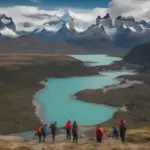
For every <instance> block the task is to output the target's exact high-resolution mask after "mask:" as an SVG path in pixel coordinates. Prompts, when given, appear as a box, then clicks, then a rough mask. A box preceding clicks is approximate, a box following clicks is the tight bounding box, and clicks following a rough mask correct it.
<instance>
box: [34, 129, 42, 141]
mask: <svg viewBox="0 0 150 150" xmlns="http://www.w3.org/2000/svg"><path fill="white" fill-rule="evenodd" d="M37 135H38V137H39V143H40V142H41V138H42V126H40V127H39V128H38V130H37V132H36V133H35V135H34V137H33V139H34V138H35V137H36V136H37Z"/></svg>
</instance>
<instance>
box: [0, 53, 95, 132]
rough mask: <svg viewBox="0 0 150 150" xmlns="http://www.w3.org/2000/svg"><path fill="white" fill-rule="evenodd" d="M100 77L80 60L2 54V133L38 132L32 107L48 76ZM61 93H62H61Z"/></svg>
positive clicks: (0, 126)
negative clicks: (34, 98) (34, 130)
mask: <svg viewBox="0 0 150 150" xmlns="http://www.w3.org/2000/svg"><path fill="white" fill-rule="evenodd" d="M92 74H97V72H96V71H95V70H94V69H92V68H87V67H85V66H84V65H83V64H82V63H81V62H80V61H77V60H75V59H74V58H71V57H66V56H55V55H38V54H36V55H34V54H33V55H19V54H18V55H16V54H13V55H10V54H9V55H7V54H6V55H0V134H9V133H14V132H21V131H27V130H33V129H36V128H37V127H38V126H39V124H40V121H39V119H38V118H37V117H36V116H35V114H34V111H35V108H34V107H33V105H32V100H33V96H34V94H35V93H36V92H37V91H38V90H39V89H41V88H43V85H41V84H40V81H43V80H45V79H46V78H47V77H71V76H85V75H92ZM58 93H59V91H58Z"/></svg>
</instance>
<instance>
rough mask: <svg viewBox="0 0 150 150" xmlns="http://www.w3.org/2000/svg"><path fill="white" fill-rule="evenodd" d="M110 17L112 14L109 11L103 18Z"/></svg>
mask: <svg viewBox="0 0 150 150" xmlns="http://www.w3.org/2000/svg"><path fill="white" fill-rule="evenodd" d="M108 18H111V17H110V15H109V13H107V14H106V15H105V16H104V17H103V19H108Z"/></svg>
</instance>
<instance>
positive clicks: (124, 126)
mask: <svg viewBox="0 0 150 150" xmlns="http://www.w3.org/2000/svg"><path fill="white" fill-rule="evenodd" d="M122 128H123V130H124V131H125V132H126V131H127V125H126V123H125V124H123V125H122Z"/></svg>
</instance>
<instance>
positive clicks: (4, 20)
mask: <svg viewBox="0 0 150 150" xmlns="http://www.w3.org/2000/svg"><path fill="white" fill-rule="evenodd" d="M4 27H7V28H9V29H11V30H13V31H16V25H15V23H14V22H13V20H12V18H11V17H7V16H6V15H4V14H3V15H1V16H0V29H3V28H4Z"/></svg>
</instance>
